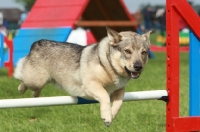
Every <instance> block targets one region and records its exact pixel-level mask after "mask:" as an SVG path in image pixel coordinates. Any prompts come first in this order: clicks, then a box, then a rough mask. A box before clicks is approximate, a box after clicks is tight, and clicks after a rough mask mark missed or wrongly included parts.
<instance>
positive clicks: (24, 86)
mask: <svg viewBox="0 0 200 132" xmlns="http://www.w3.org/2000/svg"><path fill="white" fill-rule="evenodd" d="M27 89H28V88H27V87H26V85H25V84H24V83H23V82H21V84H20V85H19V86H18V91H19V92H20V93H21V94H23V93H25V92H26V90H27Z"/></svg>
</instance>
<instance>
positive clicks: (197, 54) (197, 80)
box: [189, 32, 200, 116]
mask: <svg viewBox="0 0 200 132" xmlns="http://www.w3.org/2000/svg"><path fill="white" fill-rule="evenodd" d="M189 70H190V76H189V77H190V79H189V80H190V82H189V85H190V95H189V96H190V98H189V106H190V108H189V114H190V116H198V115H200V41H199V40H198V39H197V38H196V36H195V35H194V34H193V33H192V32H190V69H189Z"/></svg>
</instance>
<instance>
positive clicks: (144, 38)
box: [107, 28, 152, 79]
mask: <svg viewBox="0 0 200 132" xmlns="http://www.w3.org/2000/svg"><path fill="white" fill-rule="evenodd" d="M151 32H152V31H149V32H147V33H145V34H143V35H139V34H137V33H135V32H131V31H126V32H120V33H118V32H116V31H114V30H112V29H110V28H107V36H108V40H109V44H110V57H111V64H112V66H113V67H114V69H115V70H116V72H117V73H118V74H120V75H122V76H128V77H131V78H133V79H136V78H138V77H139V76H140V74H141V72H142V71H143V69H144V66H145V65H146V63H147V61H148V49H149V47H150V40H149V36H150V33H151Z"/></svg>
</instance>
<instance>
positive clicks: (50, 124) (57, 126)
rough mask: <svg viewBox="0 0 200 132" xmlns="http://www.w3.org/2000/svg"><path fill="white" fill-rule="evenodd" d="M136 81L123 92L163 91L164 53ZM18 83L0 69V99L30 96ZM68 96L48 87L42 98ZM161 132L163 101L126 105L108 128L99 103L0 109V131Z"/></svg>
mask: <svg viewBox="0 0 200 132" xmlns="http://www.w3.org/2000/svg"><path fill="white" fill-rule="evenodd" d="M155 56H156V59H152V60H150V61H149V63H148V64H147V67H146V69H145V70H144V72H143V73H142V75H141V76H140V78H139V79H137V80H132V81H130V82H129V83H128V86H127V88H126V91H127V92H128V91H142V90H160V89H165V86H166V82H165V78H166V67H165V65H166V63H165V53H155ZM180 73H181V78H180V80H181V84H180V86H181V94H180V95H181V101H180V102H181V103H180V104H181V106H180V108H181V115H188V53H181V68H180ZM18 84H19V81H17V80H15V79H14V78H8V77H7V71H6V70H5V69H0V98H1V99H6V98H24V97H32V93H31V91H27V93H25V94H23V95H21V94H19V93H18V91H17V87H18ZM62 95H67V93H65V92H64V91H62V90H59V89H56V88H55V86H53V85H51V84H49V85H47V86H46V87H45V88H44V90H43V91H42V95H41V96H62ZM66 131H67V132H80V131H81V132H101V131H106V132H164V131H165V103H164V102H163V101H157V100H151V101H137V102H125V103H123V106H122V109H121V111H120V113H119V115H118V116H117V118H116V119H115V120H114V121H113V123H112V125H111V126H110V127H106V126H105V125H104V124H103V122H102V120H101V119H100V115H99V104H90V105H71V106H69V105H68V106H52V107H37V108H15V109H1V110H0V132H66Z"/></svg>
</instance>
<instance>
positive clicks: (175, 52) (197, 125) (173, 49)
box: [166, 0, 200, 132]
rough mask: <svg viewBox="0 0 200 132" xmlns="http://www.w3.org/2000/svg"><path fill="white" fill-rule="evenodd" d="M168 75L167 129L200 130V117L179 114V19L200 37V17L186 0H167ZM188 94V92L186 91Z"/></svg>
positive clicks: (173, 131) (168, 130)
mask: <svg viewBox="0 0 200 132" xmlns="http://www.w3.org/2000/svg"><path fill="white" fill-rule="evenodd" d="M166 4H167V7H166V17H167V34H166V37H167V43H166V46H167V56H166V59H167V66H166V67H167V77H166V81H167V83H166V90H167V92H168V99H169V100H168V103H167V107H166V115H167V116H166V131H167V132H180V131H184V132H185V131H199V130H200V117H195V116H192V117H180V116H179V19H180V17H181V18H182V19H183V20H185V22H186V23H187V24H188V26H189V27H190V29H191V30H192V31H193V32H194V34H195V35H196V37H198V38H199V39H200V18H199V16H198V15H197V14H196V13H195V12H194V10H193V9H192V7H191V6H190V4H189V3H188V2H187V1H186V0H166ZM186 94H188V93H186Z"/></svg>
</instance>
